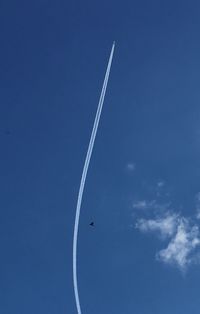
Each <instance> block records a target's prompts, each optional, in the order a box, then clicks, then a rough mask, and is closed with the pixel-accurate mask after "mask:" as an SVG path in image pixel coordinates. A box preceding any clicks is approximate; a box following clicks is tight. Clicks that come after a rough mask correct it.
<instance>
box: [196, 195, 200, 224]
mask: <svg viewBox="0 0 200 314" xmlns="http://www.w3.org/2000/svg"><path fill="white" fill-rule="evenodd" d="M195 203H196V217H197V219H200V192H198V193H197V194H196V196H195Z"/></svg>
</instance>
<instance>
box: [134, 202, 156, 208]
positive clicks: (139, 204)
mask: <svg viewBox="0 0 200 314" xmlns="http://www.w3.org/2000/svg"><path fill="white" fill-rule="evenodd" d="M154 204H155V201H146V200H140V201H136V202H134V203H133V208H137V209H149V208H152V206H153V205H154Z"/></svg>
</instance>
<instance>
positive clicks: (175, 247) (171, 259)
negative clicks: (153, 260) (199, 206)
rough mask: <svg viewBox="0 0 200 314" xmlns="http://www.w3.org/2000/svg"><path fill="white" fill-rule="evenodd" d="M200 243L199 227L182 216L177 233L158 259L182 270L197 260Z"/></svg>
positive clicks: (159, 254) (158, 255)
mask: <svg viewBox="0 0 200 314" xmlns="http://www.w3.org/2000/svg"><path fill="white" fill-rule="evenodd" d="M199 245H200V238H199V228H198V227H197V226H196V225H194V226H190V224H189V222H188V220H187V219H185V218H181V220H180V221H179V225H178V227H177V231H176V234H175V235H174V236H173V237H172V239H171V241H170V242H169V244H168V246H167V248H166V249H163V250H161V251H160V252H159V253H158V254H157V258H158V260H161V261H163V262H164V263H167V264H174V265H176V266H178V267H179V268H180V269H181V270H185V269H186V267H187V266H188V265H189V264H191V263H192V262H194V261H195V259H196V256H195V252H196V248H197V247H198V246H199Z"/></svg>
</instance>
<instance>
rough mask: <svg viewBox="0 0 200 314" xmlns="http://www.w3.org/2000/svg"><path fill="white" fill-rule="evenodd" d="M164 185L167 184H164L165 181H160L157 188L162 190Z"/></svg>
mask: <svg viewBox="0 0 200 314" xmlns="http://www.w3.org/2000/svg"><path fill="white" fill-rule="evenodd" d="M164 185H165V182H164V181H158V182H157V187H158V188H162V187H163V186H164Z"/></svg>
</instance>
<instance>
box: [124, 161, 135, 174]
mask: <svg viewBox="0 0 200 314" xmlns="http://www.w3.org/2000/svg"><path fill="white" fill-rule="evenodd" d="M135 166H136V165H135V163H134V162H129V163H127V165H126V169H127V170H128V171H129V172H133V171H134V170H135Z"/></svg>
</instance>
